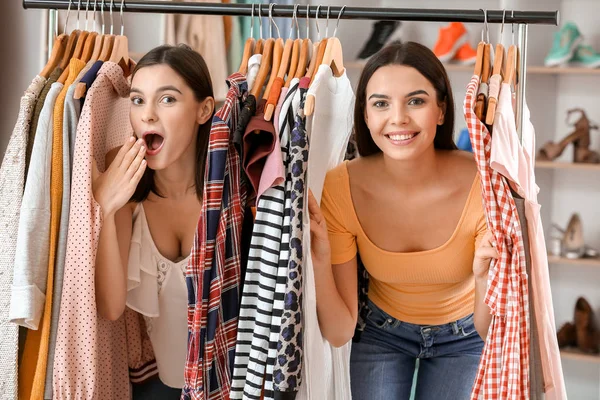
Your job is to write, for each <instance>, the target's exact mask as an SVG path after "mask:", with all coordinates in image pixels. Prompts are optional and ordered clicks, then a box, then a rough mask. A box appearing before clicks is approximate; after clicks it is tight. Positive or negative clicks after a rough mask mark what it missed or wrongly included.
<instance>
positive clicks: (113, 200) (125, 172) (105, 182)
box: [92, 136, 146, 216]
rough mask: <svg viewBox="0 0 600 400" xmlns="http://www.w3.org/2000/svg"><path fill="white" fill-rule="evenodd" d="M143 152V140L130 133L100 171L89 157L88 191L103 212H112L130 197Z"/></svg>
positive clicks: (141, 172)
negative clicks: (90, 166) (90, 169)
mask: <svg viewBox="0 0 600 400" xmlns="http://www.w3.org/2000/svg"><path fill="white" fill-rule="evenodd" d="M145 155H146V145H145V143H144V141H143V140H142V139H138V140H137V141H136V140H135V137H134V136H132V137H130V138H129V139H127V141H126V142H125V144H124V145H123V146H122V147H121V149H120V150H119V153H118V154H117V156H116V157H115V159H114V160H113V162H112V163H111V164H110V166H109V167H108V168H107V169H106V171H104V173H100V171H99V170H98V167H97V166H96V162H95V161H92V191H93V194H94V198H95V199H96V201H97V202H98V204H100V207H101V208H102V213H103V215H104V216H108V215H114V214H115V213H116V212H117V211H118V210H120V209H121V208H122V207H123V206H124V205H125V204H127V202H128V201H129V199H131V196H133V193H134V192H135V189H136V188H137V185H138V183H139V181H140V179H142V176H143V175H144V171H145V170H146V160H144V156H145Z"/></svg>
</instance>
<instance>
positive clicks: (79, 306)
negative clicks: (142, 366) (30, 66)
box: [53, 62, 151, 400]
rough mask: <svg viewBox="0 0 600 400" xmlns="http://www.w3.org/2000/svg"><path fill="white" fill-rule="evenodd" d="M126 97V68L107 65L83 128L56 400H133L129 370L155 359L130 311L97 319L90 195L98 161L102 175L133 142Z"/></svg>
mask: <svg viewBox="0 0 600 400" xmlns="http://www.w3.org/2000/svg"><path fill="white" fill-rule="evenodd" d="M128 94H129V84H128V82H127V80H126V78H125V77H124V76H123V71H122V69H121V68H120V67H119V66H118V65H117V64H115V63H112V62H106V63H104V65H103V66H102V68H101V69H100V71H99V72H98V76H97V78H96V81H95V82H94V84H93V85H92V87H91V88H90V89H89V91H88V92H87V96H86V101H85V105H84V107H83V110H82V112H81V117H80V120H79V124H78V126H77V139H76V143H75V156H74V159H73V178H72V190H71V209H70V213H69V231H68V232H69V233H68V239H67V254H66V260H65V270H64V280H63V290H62V299H61V304H60V317H59V323H58V333H57V341H56V350H55V351H56V353H55V358H54V374H53V380H54V382H53V389H54V390H53V392H54V398H55V399H77V400H82V399H98V400H104V399H117V400H119V399H124V400H125V399H129V397H130V394H129V392H130V390H129V373H128V364H129V365H133V366H135V364H136V363H140V362H142V360H141V357H142V355H144V354H146V355H148V354H151V349H148V347H147V346H146V347H144V346H145V342H144V341H143V340H142V339H141V334H142V333H141V332H140V330H139V327H140V321H139V317H137V316H136V315H135V314H133V312H132V311H131V310H128V311H126V313H125V316H123V317H121V318H120V319H119V320H118V321H115V322H110V321H107V320H104V319H102V318H100V317H98V315H97V312H96V300H95V289H94V264H95V258H96V250H97V246H98V239H99V234H100V228H101V223H102V220H101V210H100V207H99V205H98V203H96V201H95V200H94V199H93V196H92V157H93V159H94V160H95V161H96V163H97V166H98V168H99V170H100V171H101V172H102V171H104V169H105V155H106V153H108V151H109V150H112V149H114V148H117V147H119V146H121V145H122V144H123V143H124V142H125V140H126V138H127V137H129V136H131V135H132V128H131V124H130V122H129V99H128V98H127V97H126V96H128ZM126 324H127V328H126ZM134 332H135V333H134ZM128 350H129V351H128ZM128 358H129V360H128ZM128 361H129V363H128Z"/></svg>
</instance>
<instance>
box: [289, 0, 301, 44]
mask: <svg viewBox="0 0 600 400" xmlns="http://www.w3.org/2000/svg"><path fill="white" fill-rule="evenodd" d="M298 7H300V4H295V5H294V13H293V14H292V28H291V29H290V37H289V38H290V39H291V38H292V35H293V34H294V25H293V24H294V22H295V23H296V36H297V37H300V25H298Z"/></svg>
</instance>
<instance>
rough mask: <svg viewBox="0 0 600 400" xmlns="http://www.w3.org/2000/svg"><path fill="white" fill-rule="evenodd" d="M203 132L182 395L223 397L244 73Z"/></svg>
mask: <svg viewBox="0 0 600 400" xmlns="http://www.w3.org/2000/svg"><path fill="white" fill-rule="evenodd" d="M227 82H228V84H229V91H228V93H227V98H226V100H225V104H224V105H223V107H221V108H220V109H219V111H217V113H216V114H215V116H214V118H213V121H212V127H211V131H210V136H209V143H208V154H207V159H206V172H205V179H204V189H203V196H202V199H203V201H202V210H201V213H200V220H199V221H198V226H197V231H196V235H195V237H194V245H193V248H192V253H191V258H190V263H189V264H188V268H187V272H186V282H187V287H188V331H189V334H188V354H187V360H186V365H185V387H184V388H183V395H182V397H183V398H184V399H190V400H192V399H193V400H213V399H215V400H225V399H229V390H230V386H231V376H232V370H233V365H232V361H233V356H234V352H235V344H236V337H237V321H238V313H239V291H240V281H241V277H240V274H241V271H240V239H241V232H242V222H243V216H244V212H243V210H244V206H245V199H246V191H245V188H244V187H243V185H242V184H241V179H240V171H241V163H240V156H239V154H238V152H237V151H236V149H235V146H234V144H233V140H232V138H231V132H234V131H235V129H236V127H237V121H238V115H239V111H240V103H241V102H242V101H243V98H244V97H245V95H246V92H247V83H246V78H245V77H244V76H243V75H241V74H238V73H234V74H233V75H231V76H230V77H229V79H228V80H227Z"/></svg>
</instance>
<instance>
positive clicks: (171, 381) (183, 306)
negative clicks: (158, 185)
mask: <svg viewBox="0 0 600 400" xmlns="http://www.w3.org/2000/svg"><path fill="white" fill-rule="evenodd" d="M189 258H190V256H188V257H186V258H185V259H183V260H181V261H178V262H173V261H171V260H169V259H167V258H166V257H164V256H163V255H162V254H160V252H159V251H158V248H157V247H156V245H155V244H154V240H153V239H152V235H151V234H150V229H149V227H148V221H147V219H146V214H145V213H144V207H143V206H142V204H141V203H140V204H138V205H137V207H136V209H135V211H134V212H133V230H132V234H131V244H130V247H129V261H128V264H127V306H128V307H129V308H131V309H132V310H134V311H137V312H139V313H140V314H142V315H143V316H144V319H145V320H146V326H147V329H148V336H149V337H150V341H151V342H152V348H153V349H154V355H155V356H156V363H157V365H158V375H159V377H160V380H161V381H162V382H163V383H164V384H165V385H167V386H170V387H174V388H182V387H183V384H184V378H183V372H184V367H185V358H186V352H187V335H188V330H187V306H188V302H187V287H186V283H185V269H186V267H187V262H188V260H189Z"/></svg>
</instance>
